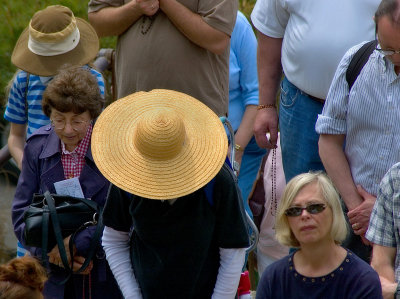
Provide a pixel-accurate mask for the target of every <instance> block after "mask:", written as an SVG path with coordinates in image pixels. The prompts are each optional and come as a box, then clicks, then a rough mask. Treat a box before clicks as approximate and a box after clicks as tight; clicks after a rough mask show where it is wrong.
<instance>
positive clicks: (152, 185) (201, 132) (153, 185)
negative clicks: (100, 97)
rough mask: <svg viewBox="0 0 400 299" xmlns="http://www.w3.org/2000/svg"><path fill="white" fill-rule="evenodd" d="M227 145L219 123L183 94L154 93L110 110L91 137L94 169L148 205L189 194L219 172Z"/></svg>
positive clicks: (136, 96) (134, 97) (119, 102)
mask: <svg viewBox="0 0 400 299" xmlns="http://www.w3.org/2000/svg"><path fill="white" fill-rule="evenodd" d="M227 149H228V142H227V137H226V133H225V129H224V126H223V124H222V122H221V121H220V119H219V117H218V116H217V115H216V114H215V113H214V112H213V111H212V110H211V109H209V108H208V107H207V106H205V105H204V104H203V103H201V102H199V101H198V100H196V99H195V98H193V97H191V96H188V95H186V94H184V93H180V92H176V91H171V90H165V89H155V90H152V91H150V92H137V93H134V94H132V95H129V96H127V97H125V98H122V99H119V100H117V101H116V102H114V103H112V104H111V105H109V106H108V107H107V108H106V109H105V110H104V111H103V112H102V114H101V115H100V116H99V118H98V119H97V121H96V124H95V126H94V129H93V134H92V153H93V157H94V160H95V162H96V165H97V167H98V168H99V170H100V171H101V172H102V174H103V175H104V176H105V177H106V178H107V179H108V180H109V181H110V182H111V183H113V184H114V185H116V186H118V187H119V188H121V189H123V190H125V191H128V192H130V193H132V194H135V195H139V196H142V197H145V198H151V199H160V200H164V199H172V198H178V197H182V196H184V195H187V194H190V193H193V192H194V191H196V190H198V189H200V188H201V187H203V186H204V185H206V184H207V183H208V182H209V181H210V180H211V179H212V178H213V177H215V176H216V175H217V173H218V172H219V170H220V169H221V167H222V165H223V163H224V161H225V158H226V154H227Z"/></svg>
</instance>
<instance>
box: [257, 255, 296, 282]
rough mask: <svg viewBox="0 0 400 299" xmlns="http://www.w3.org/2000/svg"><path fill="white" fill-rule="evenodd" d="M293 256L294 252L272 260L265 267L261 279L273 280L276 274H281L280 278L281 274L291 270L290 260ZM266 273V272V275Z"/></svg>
mask: <svg viewBox="0 0 400 299" xmlns="http://www.w3.org/2000/svg"><path fill="white" fill-rule="evenodd" d="M292 258H293V253H292V254H289V255H287V256H285V257H283V258H281V259H279V260H276V261H274V262H272V263H271V264H270V265H268V266H267V267H266V268H265V270H264V272H263V273H262V276H261V279H262V278H263V279H264V280H265V279H268V280H273V279H274V278H275V275H277V274H279V278H281V277H282V276H281V274H282V273H284V272H285V271H286V270H289V261H290V260H291V259H292ZM264 273H266V274H265V275H264Z"/></svg>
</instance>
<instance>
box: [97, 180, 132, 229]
mask: <svg viewBox="0 0 400 299" xmlns="http://www.w3.org/2000/svg"><path fill="white" fill-rule="evenodd" d="M131 197H132V196H131V195H130V194H129V193H127V192H125V191H123V190H121V189H119V188H118V187H116V186H114V185H112V184H111V185H110V189H109V190H108V194H107V201H106V204H105V206H104V211H103V222H104V225H106V226H109V227H111V228H113V229H115V230H119V231H125V232H127V231H130V228H131V226H132V216H131V213H130V206H131V203H132V199H131Z"/></svg>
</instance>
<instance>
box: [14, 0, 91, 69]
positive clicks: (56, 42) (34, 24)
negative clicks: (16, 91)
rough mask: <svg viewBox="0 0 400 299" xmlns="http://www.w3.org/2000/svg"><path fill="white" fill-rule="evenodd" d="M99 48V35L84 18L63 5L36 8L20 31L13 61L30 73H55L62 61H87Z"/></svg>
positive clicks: (65, 63)
mask: <svg viewBox="0 0 400 299" xmlns="http://www.w3.org/2000/svg"><path fill="white" fill-rule="evenodd" d="M98 51H99V38H98V37H97V33H96V31H95V30H94V28H93V27H92V26H91V25H90V24H89V23H88V22H86V21H85V20H83V19H81V18H76V17H75V16H74V14H73V12H72V11H71V10H70V9H69V8H68V7H65V6H62V5H52V6H48V7H46V8H45V9H43V10H39V11H38V12H36V13H35V14H34V15H33V17H32V19H31V21H30V22H29V26H28V27H27V28H26V29H25V30H24V31H23V32H22V33H21V35H20V37H19V38H18V41H17V43H16V45H15V47H14V51H13V53H12V55H11V62H12V63H13V64H14V65H15V66H16V67H18V68H19V69H22V70H24V71H26V72H28V73H31V74H35V75H39V76H45V77H48V76H54V75H55V74H57V73H58V71H59V69H60V68H61V67H63V65H78V66H81V65H85V64H87V63H89V62H90V61H92V60H93V59H94V58H95V57H96V55H97V53H98Z"/></svg>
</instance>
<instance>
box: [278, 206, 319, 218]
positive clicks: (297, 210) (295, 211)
mask: <svg viewBox="0 0 400 299" xmlns="http://www.w3.org/2000/svg"><path fill="white" fill-rule="evenodd" d="M325 208H326V205H325V204H323V203H312V204H309V205H307V206H306V207H305V208H302V207H290V208H288V209H287V210H286V211H285V215H286V216H289V217H296V216H300V215H301V214H302V213H303V210H306V211H307V212H308V213H310V214H319V213H321V212H322V211H323V210H325Z"/></svg>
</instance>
